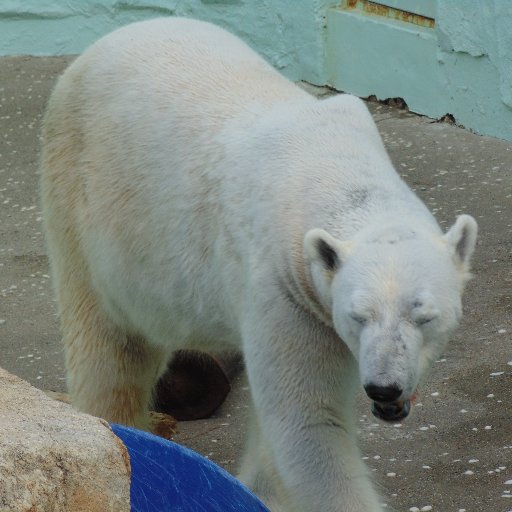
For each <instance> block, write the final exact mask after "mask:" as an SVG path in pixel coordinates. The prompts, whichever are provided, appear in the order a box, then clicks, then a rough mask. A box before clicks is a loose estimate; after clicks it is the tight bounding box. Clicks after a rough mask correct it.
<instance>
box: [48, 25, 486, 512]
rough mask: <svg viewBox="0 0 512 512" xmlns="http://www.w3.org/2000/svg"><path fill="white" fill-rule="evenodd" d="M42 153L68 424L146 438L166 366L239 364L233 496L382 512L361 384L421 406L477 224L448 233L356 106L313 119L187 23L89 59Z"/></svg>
mask: <svg viewBox="0 0 512 512" xmlns="http://www.w3.org/2000/svg"><path fill="white" fill-rule="evenodd" d="M43 137H44V144H43V159H42V195H43V206H44V216H45V223H46V230H47V240H48V248H49V254H50V259H51V265H52V270H53V275H54V278H55V282H56V289H57V297H58V303H59V312H60V317H61V323H62V329H63V335H64V344H65V348H66V363H67V371H68V384H69V388H70V392H71V393H72V395H73V400H74V403H75V405H76V406H77V407H79V408H80V409H82V410H84V411H87V412H90V413H92V414H96V415H99V416H103V417H105V418H107V419H109V420H113V421H118V422H125V423H128V424H131V425H136V426H139V427H147V409H148V405H149V402H150V399H151V392H152V388H153V386H154V384H155V382H156V381H157V379H158V377H159V375H161V373H162V371H163V370H164V369H165V366H166V362H167V360H168V358H169V357H170V355H171V353H172V352H173V351H174V350H176V349H178V348H187V347H188V348H203V349H207V350H212V351H215V350H217V349H219V348H221V347H222V346H224V345H229V346H235V347H237V348H239V349H240V350H242V351H243V353H244V356H245V360H246V366H247V372H248V376H249V381H250V386H251V393H252V398H253V403H254V412H253V419H252V421H251V426H250V438H249V441H248V444H247V454H246V458H245V462H244V464H243V467H242V471H241V476H242V478H243V479H244V480H245V481H246V482H247V483H248V484H249V485H251V486H252V487H253V488H254V489H255V490H256V492H257V493H259V494H260V495H261V496H262V497H263V499H265V500H266V501H267V503H269V504H270V506H271V508H272V510H273V512H276V511H294V512H297V511H304V512H306V511H307V512H311V511H313V510H319V511H320V510H321V511H322V512H334V511H337V512H341V511H344V512H349V511H350V512H374V511H378V510H381V508H380V505H379V499H378V497H377V495H376V493H375V492H374V490H373V488H372V485H371V484H370V481H369V479H368V476H367V472H366V470H365V467H364V466H363V464H362V462H361V459H360V454H359V451H358V448H357V443H356V435H355V432H356V428H355V419H354V414H353V400H354V393H355V390H356V389H357V386H358V377H357V375H358V367H359V373H360V375H361V379H362V382H363V384H364V383H366V382H369V381H378V382H380V383H383V384H386V383H388V384H389V383H392V382H396V383H400V385H401V386H402V387H403V389H404V397H405V398H406V397H407V396H410V394H411V393H412V392H413V391H414V388H415V386H416V384H417V382H418V381H419V380H420V379H421V378H422V377H423V376H424V374H425V371H426V369H427V368H428V366H429V365H430V364H431V362H432V361H433V360H434V359H435V358H436V357H437V356H438V354H439V352H440V351H441V349H442V348H443V346H444V344H445V343H446V341H447V339H448V336H449V334H450V333H451V332H452V331H453V329H454V328H455V326H456V325H457V323H458V320H459V318H460V314H461V306H460V294H461V291H462V284H463V282H464V280H465V279H466V276H467V273H468V271H469V258H470V256H471V253H472V250H473V247H474V241H475V236H476V224H475V223H474V221H473V220H472V219H471V218H470V217H467V216H464V217H462V218H460V219H459V221H458V222H457V224H456V225H455V226H454V228H453V229H452V230H451V231H450V232H449V233H448V234H447V235H443V234H442V233H441V231H440V229H439V227H438V225H437V223H436V222H435V220H434V219H433V217H432V216H431V214H430V213H429V212H428V211H427V209H426V208H425V206H424V205H423V204H422V203H421V202H420V201H419V200H418V199H417V198H416V197H415V196H414V194H413V193H412V192H411V191H410V190H409V188H408V187H407V186H406V185H405V184H404V183H403V182H402V181H401V179H400V178H399V177H398V175H397V174H396V173H395V171H394V169H393V167H392V165H391V163H390V161H389V159H388V157H387V155H386V152H385V150H384V147H383V144H382V142H381V139H380V137H379V134H378V132H377V129H376V127H375V125H374V123H373V121H372V118H371V116H370V115H369V113H368V111H367V109H366V107H365V105H364V104H363V102H361V101H360V100H358V99H357V98H354V97H351V96H348V95H340V96H336V97H333V98H330V99H327V100H323V101H318V100H316V99H314V98H312V97H310V96H309V95H307V94H306V93H305V92H303V91H302V90H301V89H299V88H298V87H296V86H295V85H294V84H292V83H291V82H289V81H287V80H286V79H284V78H283V77H281V76H280V75H279V74H278V73H277V72H276V71H274V70H273V69H272V68H271V67H270V66H269V65H268V64H267V63H265V62H264V61H263V60H262V59H261V58H259V57H258V56H257V55H256V54H255V53H254V52H253V51H252V50H250V49H249V48H248V47H247V46H246V45H244V44H243V43H242V42H241V41H239V40H238V39H237V38H235V37H234V36H232V35H230V34H228V33H226V32H225V31H223V30H221V29H219V28H217V27H214V26H213V25H210V24H207V23H202V22H197V21H191V20H183V19H160V20H153V21H149V22H142V23H137V24H133V25H131V26H129V27H126V28H123V29H121V30H118V31H116V32H114V33H112V34H111V35H109V36H107V37H105V38H103V39H101V40H100V41H99V42H98V43H96V44H95V45H94V46H92V47H91V48H90V49H89V50H87V51H86V52H85V53H84V54H83V55H82V56H81V57H79V58H78V59H77V60H76V61H75V62H74V63H73V64H72V65H71V66H70V68H69V69H68V70H67V71H66V72H65V74H64V75H63V77H62V78H61V79H60V80H59V82H58V84H57V86H56V88H55V91H54V93H53V95H52V97H51V101H50V103H49V107H48V112H47V115H46V118H45V123H44V131H43ZM311 230H314V231H311ZM304 240H305V241H304ZM319 240H323V243H326V244H327V246H328V247H331V249H330V250H332V251H334V252H329V254H331V255H334V256H335V258H334V260H333V261H335V262H336V265H335V267H334V268H328V267H326V262H325V258H324V257H323V256H322V254H321V253H320V252H319V251H318V243H319ZM305 255H307V256H305ZM427 317H432V321H431V322H429V323H428V324H424V325H420V324H421V322H422V321H424V320H425V319H429V318H427ZM354 318H355V319H356V320H354ZM362 323H364V325H362ZM342 339H343V341H342Z"/></svg>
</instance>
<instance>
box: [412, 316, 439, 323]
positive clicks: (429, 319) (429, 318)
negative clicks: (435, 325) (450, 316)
mask: <svg viewBox="0 0 512 512" xmlns="http://www.w3.org/2000/svg"><path fill="white" fill-rule="evenodd" d="M435 318H436V317H435V316H425V317H421V318H417V319H416V320H415V322H416V325H425V324H428V323H430V322H432V320H434V319H435Z"/></svg>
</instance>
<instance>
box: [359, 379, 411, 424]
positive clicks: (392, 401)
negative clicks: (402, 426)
mask: <svg viewBox="0 0 512 512" xmlns="http://www.w3.org/2000/svg"><path fill="white" fill-rule="evenodd" d="M364 390H365V391H366V394H367V395H368V397H369V398H371V399H372V400H373V404H372V413H373V415H374V416H376V417H377V418H380V419H381V420H384V421H398V420H401V419H403V418H405V417H406V416H408V414H409V411H410V410H411V402H410V400H400V397H401V396H402V393H403V391H402V389H401V388H400V387H399V386H398V385H397V384H392V385H391V386H378V385H375V384H366V385H365V386H364Z"/></svg>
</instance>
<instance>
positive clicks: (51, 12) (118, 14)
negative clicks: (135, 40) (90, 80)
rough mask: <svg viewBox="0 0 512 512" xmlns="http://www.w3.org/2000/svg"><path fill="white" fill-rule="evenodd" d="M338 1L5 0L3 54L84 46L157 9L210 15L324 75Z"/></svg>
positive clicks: (299, 67) (0, 9)
mask: <svg viewBox="0 0 512 512" xmlns="http://www.w3.org/2000/svg"><path fill="white" fill-rule="evenodd" d="M336 4H337V2H336V1H335V0H300V1H297V0H186V1H184V0H68V1H66V2H64V1H62V0H23V1H20V0H2V1H1V2H0V55H20V54H29V55H70V54H77V53H81V52H82V51H83V50H84V49H85V48H86V47H87V46H88V45H90V44H91V43H92V42H93V41H95V40H96V39H98V38H99V37H100V36H102V35H104V34H106V33H108V32H110V31H112V30H114V29H115V28H117V27H120V26H122V25H126V24H128V23H130V22H133V21H137V20H141V19H146V18H153V17H156V16H188V17H195V18H199V19H204V20H208V21H212V22H213V23H216V24H218V25H221V26H224V27H226V28H228V29H229V30H231V31H233V32H235V33H237V34H238V35H239V36H240V37H242V38H243V39H244V40H245V41H246V42H248V43H249V44H250V45H251V46H252V47H253V48H255V49H256V50H258V51H259V52H260V53H261V54H263V55H264V56H265V57H266V58H267V59H268V60H269V61H270V62H271V63H272V64H273V65H274V66H275V67H276V68H278V69H281V70H284V72H285V73H286V74H287V75H288V76H289V77H290V78H292V79H295V80H298V79H304V80H309V81H311V82H314V83H322V82H324V81H325V80H324V75H323V73H324V57H323V51H324V31H323V25H324V23H325V13H326V8H327V7H329V6H332V5H336Z"/></svg>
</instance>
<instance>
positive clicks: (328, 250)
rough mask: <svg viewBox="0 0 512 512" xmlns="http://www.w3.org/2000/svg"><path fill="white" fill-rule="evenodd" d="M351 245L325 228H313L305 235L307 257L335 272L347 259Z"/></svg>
mask: <svg viewBox="0 0 512 512" xmlns="http://www.w3.org/2000/svg"><path fill="white" fill-rule="evenodd" d="M350 246H351V243H350V242H341V241H339V240H337V239H336V238H334V237H333V236H331V235H330V234H329V233H327V231H324V230H323V229H312V230H310V231H308V232H307V233H306V236H305V237H304V252H305V254H306V256H307V258H308V259H309V260H310V261H312V262H313V261H314V262H316V263H319V264H320V265H321V266H322V267H323V268H324V269H325V270H328V271H331V272H335V271H336V270H337V269H338V268H339V266H340V265H341V264H342V263H343V261H345V259H346V257H347V255H348V253H349V251H350Z"/></svg>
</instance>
